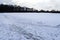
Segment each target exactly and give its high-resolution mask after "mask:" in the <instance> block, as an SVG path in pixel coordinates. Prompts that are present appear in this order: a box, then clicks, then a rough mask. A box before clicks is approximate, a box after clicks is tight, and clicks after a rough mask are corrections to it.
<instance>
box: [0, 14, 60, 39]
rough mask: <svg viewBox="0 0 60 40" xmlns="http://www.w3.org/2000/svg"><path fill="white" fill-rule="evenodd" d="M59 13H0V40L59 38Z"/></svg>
mask: <svg viewBox="0 0 60 40" xmlns="http://www.w3.org/2000/svg"><path fill="white" fill-rule="evenodd" d="M59 17H60V14H49V13H0V40H60V19H59Z"/></svg>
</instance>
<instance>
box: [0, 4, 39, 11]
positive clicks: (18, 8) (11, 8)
mask: <svg viewBox="0 0 60 40" xmlns="http://www.w3.org/2000/svg"><path fill="white" fill-rule="evenodd" d="M36 11H38V10H35V9H33V8H27V7H21V6H16V5H4V4H0V12H36Z"/></svg>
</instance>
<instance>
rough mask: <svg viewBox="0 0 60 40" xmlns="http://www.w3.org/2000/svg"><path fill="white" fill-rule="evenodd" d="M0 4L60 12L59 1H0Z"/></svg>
mask: <svg viewBox="0 0 60 40" xmlns="http://www.w3.org/2000/svg"><path fill="white" fill-rule="evenodd" d="M0 3H6V4H16V5H21V6H27V7H31V8H32V7H33V8H35V9H45V10H51V9H55V10H60V0H1V1H0Z"/></svg>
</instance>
